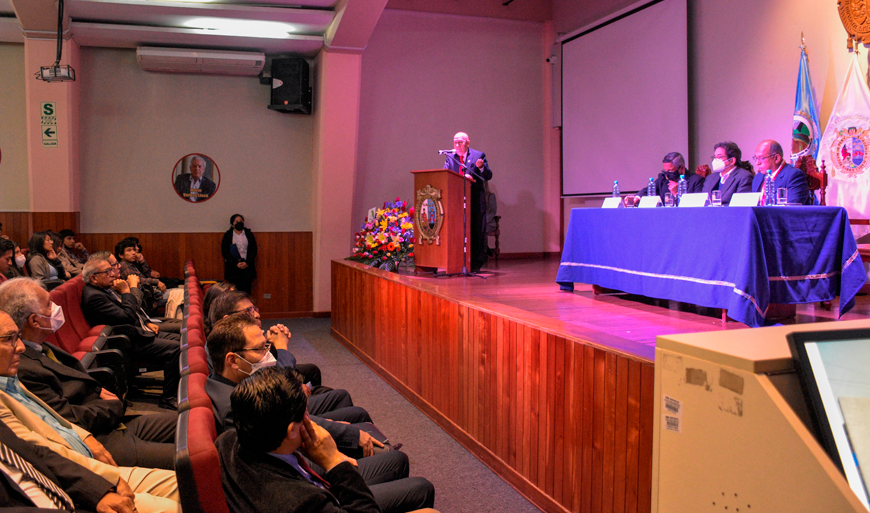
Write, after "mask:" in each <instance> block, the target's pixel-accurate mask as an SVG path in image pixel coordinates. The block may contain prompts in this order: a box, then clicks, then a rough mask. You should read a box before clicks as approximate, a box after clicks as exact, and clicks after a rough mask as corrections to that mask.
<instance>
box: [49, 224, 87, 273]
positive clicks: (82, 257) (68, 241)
mask: <svg viewBox="0 0 870 513" xmlns="http://www.w3.org/2000/svg"><path fill="white" fill-rule="evenodd" d="M58 236H59V237H60V240H61V243H60V244H55V247H56V248H60V249H59V250H58V251H57V256H58V257H60V260H61V262H63V267H64V269H66V272H68V273H69V274H70V276H73V277H75V276H78V275H80V274H81V273H82V270H84V268H85V262H87V261H88V257H89V256H90V255H89V254H88V250H87V249H85V245H84V244H82V243H81V242H76V234H75V233H74V232H73V231H72V230H61V231H60V233H58Z"/></svg>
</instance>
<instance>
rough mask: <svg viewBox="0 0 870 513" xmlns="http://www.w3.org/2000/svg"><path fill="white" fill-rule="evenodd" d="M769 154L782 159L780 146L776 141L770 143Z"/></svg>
mask: <svg viewBox="0 0 870 513" xmlns="http://www.w3.org/2000/svg"><path fill="white" fill-rule="evenodd" d="M770 153H772V154H774V155H779V156H780V157H782V146H781V145H780V144H779V143H778V142H776V141H770Z"/></svg>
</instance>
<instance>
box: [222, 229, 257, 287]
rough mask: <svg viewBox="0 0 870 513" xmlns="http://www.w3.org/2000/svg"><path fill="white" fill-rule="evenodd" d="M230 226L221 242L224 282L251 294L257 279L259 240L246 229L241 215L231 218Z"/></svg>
mask: <svg viewBox="0 0 870 513" xmlns="http://www.w3.org/2000/svg"><path fill="white" fill-rule="evenodd" d="M230 226H231V228H230V229H229V230H227V232H226V233H225V234H224V238H223V240H222V241H221V254H222V255H223V257H224V281H228V282H230V283H232V284H234V285H235V286H236V290H242V291H244V292H247V293H248V294H250V293H251V284H252V282H253V281H254V279H255V278H256V277H257V269H256V267H255V264H256V260H257V239H255V238H254V234H253V233H252V232H251V230H249V229H247V228H245V218H244V217H242V215H241V214H233V216H232V217H230Z"/></svg>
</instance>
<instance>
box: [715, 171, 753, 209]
mask: <svg viewBox="0 0 870 513" xmlns="http://www.w3.org/2000/svg"><path fill="white" fill-rule="evenodd" d="M721 176H722V173H712V174H711V175H710V176H708V177H707V179H706V180H704V192H706V193H707V194H708V195H709V194H710V192H712V191H716V190H718V191H722V193H721V195H722V204H723V205H727V204H729V203H731V196H733V195H734V193H735V192H752V173H750V172H749V171H747V170H745V169H743V168H742V167H737V168H734V170H733V171H731V174H729V175H728V178H726V179H725V183H720V177H721Z"/></svg>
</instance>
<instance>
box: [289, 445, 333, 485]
mask: <svg viewBox="0 0 870 513" xmlns="http://www.w3.org/2000/svg"><path fill="white" fill-rule="evenodd" d="M295 456H296V460H297V461H298V462H299V466H300V467H302V470H304V471H305V472H308V475H309V476H311V477H312V478H313V479H314V480H315V481H317V482H318V483H320V484H321V485H322V486H323V487H324V488H326V489H327V490H329V483H328V482H327V481H326V479H323V478H322V477H320V476H319V475H317V472H315V471H314V470H312V469H311V467H309V466H308V462H307V461H305V458H303V457H302V456H299V454H298V453H297V454H296V455H295Z"/></svg>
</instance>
